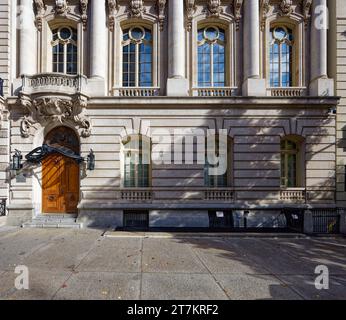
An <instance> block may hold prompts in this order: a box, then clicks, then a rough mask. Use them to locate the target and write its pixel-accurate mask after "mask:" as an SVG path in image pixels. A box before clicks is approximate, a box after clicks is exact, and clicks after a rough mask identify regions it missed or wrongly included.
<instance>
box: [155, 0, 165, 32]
mask: <svg viewBox="0 0 346 320" xmlns="http://www.w3.org/2000/svg"><path fill="white" fill-rule="evenodd" d="M157 2H158V3H157V6H158V8H159V24H160V30H161V31H162V30H163V26H164V23H165V19H166V14H165V11H166V2H167V0H158V1H157Z"/></svg>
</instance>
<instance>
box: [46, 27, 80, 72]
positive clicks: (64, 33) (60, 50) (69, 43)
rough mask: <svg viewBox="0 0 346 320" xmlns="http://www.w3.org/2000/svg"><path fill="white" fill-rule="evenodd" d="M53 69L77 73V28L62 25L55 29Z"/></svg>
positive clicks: (54, 70)
mask: <svg viewBox="0 0 346 320" xmlns="http://www.w3.org/2000/svg"><path fill="white" fill-rule="evenodd" d="M52 36H53V39H52V63H53V66H52V70H53V72H60V73H65V74H77V59H78V50H77V30H75V29H73V28H71V27H60V28H57V29H54V30H53V35H52Z"/></svg>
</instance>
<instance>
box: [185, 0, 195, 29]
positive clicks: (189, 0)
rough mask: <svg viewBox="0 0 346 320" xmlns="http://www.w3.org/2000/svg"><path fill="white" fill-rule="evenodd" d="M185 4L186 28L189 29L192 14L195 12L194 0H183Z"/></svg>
mask: <svg viewBox="0 0 346 320" xmlns="http://www.w3.org/2000/svg"><path fill="white" fill-rule="evenodd" d="M185 4H186V20H187V21H186V28H187V30H188V31H191V28H192V19H193V15H194V13H195V12H196V4H195V0H185Z"/></svg>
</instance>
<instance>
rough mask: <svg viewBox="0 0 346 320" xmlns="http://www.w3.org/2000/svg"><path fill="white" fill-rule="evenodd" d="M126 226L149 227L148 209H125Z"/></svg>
mask: <svg viewBox="0 0 346 320" xmlns="http://www.w3.org/2000/svg"><path fill="white" fill-rule="evenodd" d="M124 228H128V229H148V228H149V212H148V211H124Z"/></svg>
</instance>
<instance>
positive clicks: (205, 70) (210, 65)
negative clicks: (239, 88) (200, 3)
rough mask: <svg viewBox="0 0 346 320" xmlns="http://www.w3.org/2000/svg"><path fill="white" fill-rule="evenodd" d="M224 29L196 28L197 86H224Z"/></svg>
mask: <svg viewBox="0 0 346 320" xmlns="http://www.w3.org/2000/svg"><path fill="white" fill-rule="evenodd" d="M225 42H226V41H225V31H224V30H223V29H220V28H218V27H216V26H208V27H205V28H202V29H199V30H198V86H199V87H224V86H225V85H226V75H225V62H226V60H225Z"/></svg>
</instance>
